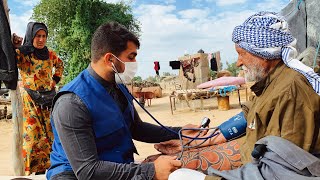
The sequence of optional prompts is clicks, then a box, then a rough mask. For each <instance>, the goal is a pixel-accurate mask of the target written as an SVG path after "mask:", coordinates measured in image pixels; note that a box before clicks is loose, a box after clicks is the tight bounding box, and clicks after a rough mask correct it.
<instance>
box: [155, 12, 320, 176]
mask: <svg viewBox="0 0 320 180" xmlns="http://www.w3.org/2000/svg"><path fill="white" fill-rule="evenodd" d="M232 40H233V42H234V43H235V48H236V51H237V52H238V55H239V57H238V61H237V66H239V67H242V68H243V69H244V71H245V74H246V75H245V76H246V80H247V81H255V82H256V83H255V84H254V85H253V86H252V87H251V89H252V91H253V92H254V93H255V95H256V96H254V97H253V98H252V99H251V101H250V102H248V103H247V104H245V105H243V112H241V113H240V114H238V115H236V116H234V117H233V118H231V119H229V120H227V121H226V122H224V123H223V124H221V125H220V126H219V131H220V134H219V135H218V136H215V137H213V138H211V139H209V140H207V141H206V142H205V143H203V144H202V145H201V146H207V147H204V148H200V149H198V150H190V151H186V152H183V156H182V160H183V166H184V167H187V168H191V169H198V170H199V169H200V170H201V171H203V172H205V173H208V168H209V169H210V167H213V168H215V169H218V170H230V169H236V168H238V167H239V166H241V164H242V165H245V164H247V163H249V162H251V159H252V157H251V153H252V151H253V150H254V147H255V143H256V142H257V141H258V140H260V139H262V138H264V137H266V136H271V135H272V136H275V137H281V138H280V139H284V140H285V141H286V140H287V141H288V142H289V143H293V146H298V147H300V148H302V149H303V150H305V151H308V152H310V153H319V152H320V138H319V124H320V96H319V94H320V91H319V88H320V83H319V79H320V78H319V76H317V75H316V74H315V73H314V72H313V70H312V69H311V68H309V67H307V66H305V65H304V64H302V63H301V62H300V61H298V60H296V59H294V58H295V56H296V55H297V51H296V50H295V48H294V46H295V44H296V39H295V38H294V37H293V36H292V35H291V33H290V31H289V29H288V25H287V22H286V21H285V19H284V18H283V17H281V16H279V15H278V14H276V13H270V12H260V13H257V14H254V15H252V16H251V17H249V18H248V19H247V20H246V21H245V22H244V23H243V24H242V25H239V26H237V27H235V29H234V31H233V37H232ZM208 134H210V133H208ZM244 134H245V135H244ZM242 135H244V136H243V137H242V138H240V139H239V138H238V137H240V136H242ZM206 136H208V135H206ZM236 138H238V139H236ZM235 139H236V140H235ZM201 142H202V140H195V141H193V142H191V145H196V144H199V143H201ZM298 147H297V148H298ZM155 148H156V149H158V150H160V151H161V152H163V153H167V154H171V153H176V152H178V151H179V150H181V146H179V145H178V143H177V142H176V141H169V142H165V143H160V144H157V145H155ZM303 150H302V151H303ZM237 155H238V156H237ZM240 155H241V156H240ZM208 164H209V165H208ZM181 171H182V173H181ZM181 171H180V170H178V171H177V172H175V173H173V175H172V177H179V173H181V174H184V175H187V176H188V177H189V179H190V177H191V176H195V179H204V174H197V173H190V172H188V170H187V171H186V169H182V170H181ZM177 174H178V176H177ZM190 174H192V175H190ZM233 177H234V178H235V177H236V176H233ZM178 179H179V178H178Z"/></svg>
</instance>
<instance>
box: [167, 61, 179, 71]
mask: <svg viewBox="0 0 320 180" xmlns="http://www.w3.org/2000/svg"><path fill="white" fill-rule="evenodd" d="M169 65H170V66H171V67H172V69H180V61H170V62H169Z"/></svg>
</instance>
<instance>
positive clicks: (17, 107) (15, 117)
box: [2, 0, 24, 176]
mask: <svg viewBox="0 0 320 180" xmlns="http://www.w3.org/2000/svg"><path fill="white" fill-rule="evenodd" d="M2 2H3V7H4V10H5V12H6V15H7V18H8V22H9V24H10V21H9V9H8V4H7V0H3V1H2ZM10 97H11V107H12V122H13V146H12V161H13V173H14V175H15V176H23V175H24V162H23V157H22V131H23V129H22V128H23V127H22V101H21V96H20V91H19V86H17V89H16V90H10Z"/></svg>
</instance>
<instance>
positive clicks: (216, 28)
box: [8, 0, 290, 78]
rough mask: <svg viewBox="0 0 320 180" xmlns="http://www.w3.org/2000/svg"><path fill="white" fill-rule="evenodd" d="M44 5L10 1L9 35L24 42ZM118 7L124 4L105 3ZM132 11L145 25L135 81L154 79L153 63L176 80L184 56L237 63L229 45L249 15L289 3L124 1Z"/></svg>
mask: <svg viewBox="0 0 320 180" xmlns="http://www.w3.org/2000/svg"><path fill="white" fill-rule="evenodd" d="M39 1H40V0H8V6H9V9H10V13H9V14H10V25H11V32H12V33H13V32H15V33H16V34H18V35H20V36H22V37H24V34H25V30H26V26H27V23H28V22H29V21H31V19H30V17H31V15H32V12H33V10H32V9H33V7H34V6H35V5H36V4H37V3H39ZM104 1H105V2H108V3H117V2H119V1H120V0H104ZM124 2H126V3H129V4H130V5H131V6H132V13H133V15H134V17H135V18H136V19H137V20H138V21H139V22H140V24H141V36H140V43H141V46H140V49H139V50H138V56H137V61H138V72H137V74H136V75H137V76H141V77H142V78H147V77H149V76H154V75H155V71H154V69H153V67H154V63H153V62H154V61H159V64H160V75H162V74H163V72H169V73H171V74H178V70H172V69H171V67H170V66H169V61H174V60H178V58H179V57H181V56H183V55H184V54H195V53H197V52H198V50H200V49H202V50H204V52H205V53H214V52H216V51H220V54H221V60H222V62H223V64H224V66H223V68H226V65H225V63H226V62H229V63H232V62H235V61H236V60H237V53H236V51H235V50H234V43H233V42H232V41H231V37H232V31H233V29H234V27H235V26H237V25H239V24H241V23H242V22H243V21H244V20H245V19H246V18H248V17H249V16H250V15H252V14H254V13H256V12H259V11H273V12H279V11H280V10H281V9H283V8H284V7H285V6H286V5H287V4H288V3H289V2H290V0H124Z"/></svg>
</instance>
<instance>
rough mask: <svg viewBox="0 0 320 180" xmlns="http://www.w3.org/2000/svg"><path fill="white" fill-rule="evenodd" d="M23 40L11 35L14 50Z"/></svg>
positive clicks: (14, 34)
mask: <svg viewBox="0 0 320 180" xmlns="http://www.w3.org/2000/svg"><path fill="white" fill-rule="evenodd" d="M22 40H23V38H22V37H20V36H17V35H16V33H13V35H12V44H13V47H14V48H19V47H20V46H21V44H22Z"/></svg>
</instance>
